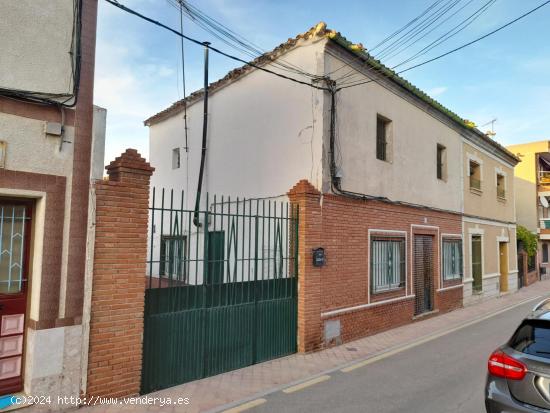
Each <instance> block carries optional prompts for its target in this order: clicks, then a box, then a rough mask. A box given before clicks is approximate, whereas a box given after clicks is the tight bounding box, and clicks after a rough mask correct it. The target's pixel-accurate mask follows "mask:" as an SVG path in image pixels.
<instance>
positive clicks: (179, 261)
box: [159, 235, 187, 281]
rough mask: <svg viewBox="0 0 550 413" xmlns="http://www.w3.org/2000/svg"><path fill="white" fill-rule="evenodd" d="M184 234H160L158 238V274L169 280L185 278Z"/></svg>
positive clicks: (185, 242) (185, 240) (185, 247)
mask: <svg viewBox="0 0 550 413" xmlns="http://www.w3.org/2000/svg"><path fill="white" fill-rule="evenodd" d="M186 250H187V238H186V237H185V236H176V235H162V236H161V238H160V262H159V275H161V276H166V277H167V278H170V279H171V280H178V281H185V278H186V265H185V264H186V260H187V257H186Z"/></svg>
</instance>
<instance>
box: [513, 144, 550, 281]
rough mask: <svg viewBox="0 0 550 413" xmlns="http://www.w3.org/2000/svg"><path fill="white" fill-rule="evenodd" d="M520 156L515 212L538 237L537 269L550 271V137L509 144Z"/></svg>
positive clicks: (549, 272) (543, 275) (522, 222)
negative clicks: (542, 139)
mask: <svg viewBox="0 0 550 413" xmlns="http://www.w3.org/2000/svg"><path fill="white" fill-rule="evenodd" d="M508 150H510V151H511V152H513V153H515V154H516V156H518V157H519V158H520V159H521V163H520V164H519V165H518V166H517V167H516V169H515V179H514V180H515V185H516V214H517V222H518V224H519V225H522V226H524V227H525V228H527V229H528V230H529V231H531V232H532V233H533V234H537V235H538V238H539V248H538V254H537V255H538V262H537V264H538V265H536V264H535V265H536V267H537V268H535V271H536V270H537V269H539V270H540V271H541V274H540V276H541V277H545V276H547V275H550V262H549V261H550V259H549V258H548V257H549V248H550V211H549V206H548V204H549V201H548V200H549V199H550V198H549V197H550V141H548V140H545V141H537V142H529V143H523V144H518V145H511V146H508Z"/></svg>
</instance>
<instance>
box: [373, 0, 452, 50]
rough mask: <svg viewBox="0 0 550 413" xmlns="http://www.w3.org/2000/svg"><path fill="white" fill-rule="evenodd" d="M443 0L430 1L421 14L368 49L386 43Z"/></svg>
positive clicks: (376, 47) (374, 48)
mask: <svg viewBox="0 0 550 413" xmlns="http://www.w3.org/2000/svg"><path fill="white" fill-rule="evenodd" d="M442 1H443V0H437V1H436V2H435V3H432V4H431V5H430V6H429V7H428V8H427V9H426V10H424V11H423V12H422V13H421V14H419V15H418V16H417V17H415V18H414V19H412V20H411V21H409V22H408V23H407V24H405V25H404V26H403V27H401V28H400V29H398V30H396V31H395V32H393V33H392V34H390V35H389V36H388V37H386V38H385V39H383V40H382V41H381V42H380V43H378V44H376V45H374V46H373V47H371V48H370V51H371V52H372V51H374V50H376V49H378V48H379V47H380V46H382V45H383V44H385V43H387V42H388V41H390V40H391V39H393V38H394V37H395V36H397V35H398V34H399V33H401V32H402V31H403V30H405V29H407V28H408V27H409V26H410V25H411V24H414V23H415V22H416V21H417V20H418V19H420V18H422V17H424V15H425V14H426V13H428V12H429V11H430V10H432V9H433V8H434V7H436V6H437V5H438V4H439V3H441V2H442Z"/></svg>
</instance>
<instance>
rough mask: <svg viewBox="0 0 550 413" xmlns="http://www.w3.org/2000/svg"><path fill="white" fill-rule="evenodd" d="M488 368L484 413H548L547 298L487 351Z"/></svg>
mask: <svg viewBox="0 0 550 413" xmlns="http://www.w3.org/2000/svg"><path fill="white" fill-rule="evenodd" d="M488 369H489V372H488V374H487V385H486V387H485V408H486V409H487V412H488V413H505V412H506V413H513V412H550V299H547V300H545V301H543V302H541V303H539V304H538V305H537V306H535V308H534V309H533V312H532V313H531V315H529V316H528V317H527V318H526V319H525V320H523V321H522V322H521V324H520V326H519V327H518V329H517V330H516V332H515V333H514V335H513V336H512V338H511V339H510V341H509V342H508V343H507V344H505V345H503V346H501V347H500V348H498V349H497V350H495V351H494V352H493V354H491V357H489V362H488Z"/></svg>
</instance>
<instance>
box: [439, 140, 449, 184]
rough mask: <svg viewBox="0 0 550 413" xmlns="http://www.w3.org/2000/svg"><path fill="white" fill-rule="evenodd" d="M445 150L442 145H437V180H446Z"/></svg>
mask: <svg viewBox="0 0 550 413" xmlns="http://www.w3.org/2000/svg"><path fill="white" fill-rule="evenodd" d="M446 161H447V150H446V148H445V147H444V146H443V145H440V144H439V143H438V144H437V179H442V180H445V179H447V176H446V175H447V165H446Z"/></svg>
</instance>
